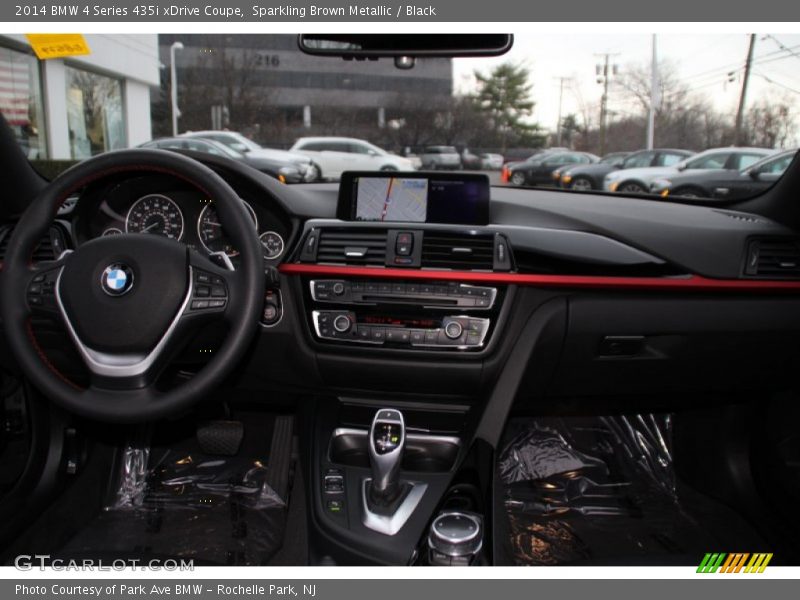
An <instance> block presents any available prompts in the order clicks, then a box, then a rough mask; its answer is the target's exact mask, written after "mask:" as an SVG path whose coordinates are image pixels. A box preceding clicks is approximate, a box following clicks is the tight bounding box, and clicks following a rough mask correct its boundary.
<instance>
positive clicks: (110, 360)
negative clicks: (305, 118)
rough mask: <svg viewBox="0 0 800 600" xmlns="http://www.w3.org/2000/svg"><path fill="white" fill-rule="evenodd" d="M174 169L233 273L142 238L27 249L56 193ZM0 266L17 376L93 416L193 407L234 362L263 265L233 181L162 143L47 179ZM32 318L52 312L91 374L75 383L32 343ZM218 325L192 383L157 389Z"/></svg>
mask: <svg viewBox="0 0 800 600" xmlns="http://www.w3.org/2000/svg"><path fill="white" fill-rule="evenodd" d="M127 172H130V173H131V174H134V173H147V172H151V173H159V174H168V175H172V176H174V177H176V178H178V179H181V180H183V181H185V182H187V183H189V184H191V185H192V186H194V187H196V188H197V189H199V190H201V191H202V193H203V194H205V196H206V197H207V198H210V199H213V201H214V202H215V207H216V209H217V214H218V215H219V217H220V220H221V221H222V223H224V226H225V232H226V234H227V235H228V236H229V237H230V239H231V241H232V242H233V244H234V246H235V247H236V248H237V250H239V253H240V257H241V260H240V266H239V267H238V268H237V269H236V270H231V269H230V268H223V267H220V266H217V265H216V264H215V263H213V262H212V261H211V260H209V259H208V258H207V257H205V256H203V255H201V254H199V253H198V252H196V251H194V250H191V249H189V248H188V246H186V245H184V244H181V243H179V242H177V241H174V240H170V239H167V238H165V237H161V236H157V235H150V234H127V235H116V236H107V237H101V238H97V239H93V240H91V241H89V242H87V243H85V244H83V245H81V246H80V247H79V248H77V249H76V250H74V251H72V252H66V253H64V254H63V255H62V256H61V257H60V258H59V259H58V260H56V261H54V262H43V263H39V264H38V265H33V264H32V262H31V256H32V254H33V251H34V249H35V247H36V245H37V244H38V243H39V241H40V240H41V238H42V236H43V235H45V234H46V232H47V231H48V229H49V227H50V226H51V223H52V222H53V219H54V218H55V216H56V213H57V211H58V209H59V207H60V206H61V204H62V203H63V202H64V200H65V199H66V198H67V197H68V196H70V195H71V194H73V193H75V192H76V191H78V190H80V189H82V188H83V187H84V186H86V185H87V184H89V183H92V182H94V181H98V180H100V179H102V178H105V177H108V176H110V175H116V174H124V173H127ZM2 267H3V270H2V272H1V273H0V281H1V282H2V284H1V285H0V317H2V321H3V326H4V328H5V331H6V336H7V339H8V343H9V345H10V347H11V350H12V351H13V353H14V355H15V357H16V358H17V360H18V361H19V365H20V367H21V369H22V370H23V372H24V373H25V374H26V375H27V376H28V377H29V378H30V380H31V382H32V383H33V384H34V385H35V386H36V387H38V388H39V389H40V390H41V391H42V392H43V393H44V394H45V396H47V397H48V398H51V399H52V400H53V401H55V402H57V403H59V404H60V405H62V406H63V407H65V408H66V409H67V410H69V411H72V412H74V413H77V414H79V415H82V416H85V417H89V418H92V419H96V420H101V421H111V422H123V423H126V422H127V423H130V422H142V421H152V420H155V419H158V418H161V417H164V416H167V415H170V414H173V413H176V412H178V411H180V410H183V409H185V408H187V407H188V406H191V405H192V404H193V403H195V402H196V401H198V400H199V399H200V398H202V397H203V396H204V395H206V394H207V393H208V392H209V391H211V390H212V389H213V388H214V387H215V386H216V385H218V384H219V383H220V382H221V381H222V380H223V378H224V377H225V376H226V375H228V374H229V373H230V372H231V370H232V369H233V368H234V367H235V366H236V365H237V364H238V362H239V360H240V359H241V358H242V356H243V354H244V352H245V351H246V349H247V346H248V345H249V342H250V340H251V338H252V335H253V333H254V331H255V330H256V328H257V324H258V315H259V312H260V310H261V303H262V298H263V291H264V269H263V259H262V255H261V250H260V247H259V242H258V236H257V232H256V231H255V229H254V228H253V222H252V220H251V218H250V216H249V215H248V214H247V211H246V209H245V207H244V205H243V203H242V202H241V200H240V199H239V198H238V196H237V195H236V193H235V192H234V191H233V189H231V187H230V186H229V185H228V184H227V183H226V182H225V181H224V180H223V179H222V178H221V177H220V176H219V175H217V174H216V173H215V172H214V171H212V170H211V169H209V168H208V167H206V166H204V165H202V164H201V163H199V162H197V161H195V160H193V159H191V158H187V157H185V156H181V155H179V154H176V153H173V152H169V151H165V150H122V151H117V152H109V153H107V154H102V155H100V156H97V157H95V158H90V159H88V160H85V161H84V162H82V163H80V164H78V165H76V166H75V167H73V168H71V169H70V170H68V171H66V172H65V173H63V174H62V175H61V176H59V177H58V178H57V179H55V180H54V181H53V182H52V183H51V184H50V185H48V186H47V187H46V188H45V189H44V190H43V191H42V192H41V193H40V194H39V195H38V197H37V198H36V199H35V200H34V201H33V203H32V204H31V206H30V207H29V208H28V210H27V211H26V212H25V213H24V214H23V215H22V218H21V219H20V221H19V223H18V224H17V226H16V227H15V228H14V233H13V235H12V237H11V240H10V243H9V245H8V250H7V252H6V257H5V262H4V264H3V265H2ZM35 316H49V317H55V318H57V319H60V320H61V321H62V322H63V324H64V326H65V328H66V330H67V333H68V334H69V336H70V338H71V339H72V342H73V343H74V345H75V347H76V348H77V350H78V353H79V354H80V356H81V357H82V359H83V362H84V363H85V364H86V366H87V368H88V372H89V375H90V377H89V380H88V381H89V384H88V386H87V387H81V386H79V385H77V384H75V383H73V382H72V381H70V380H69V379H67V378H66V377H65V376H64V375H63V374H61V373H60V372H59V371H58V370H57V369H56V367H55V366H54V365H53V364H52V363H51V362H50V361H49V360H48V358H47V356H46V355H45V353H44V351H43V350H42V348H41V347H40V346H39V344H38V342H37V340H36V338H35V336H34V333H33V329H32V326H31V322H32V318H33V317H35ZM213 321H220V322H223V323H224V324H225V325H226V326H227V336H226V337H225V339H224V341H223V342H222V344H221V345H220V346H219V347H218V348H216V349H215V351H214V352H213V354H212V358H211V360H210V361H209V362H208V363H207V364H205V365H204V366H203V367H202V368H201V369H200V370H199V371H198V373H197V374H196V375H195V376H194V377H192V378H191V379H190V380H188V381H186V382H184V383H182V384H181V385H178V386H176V387H173V388H171V389H167V390H163V389H160V388H159V387H157V386H156V383H157V380H158V377H159V375H160V374H161V373H162V372H163V371H164V369H165V368H166V367H167V366H168V365H169V363H170V361H171V359H172V358H174V356H175V354H176V353H177V352H178V351H179V350H181V349H182V348H183V347H184V346H185V344H186V342H187V340H188V339H190V337H191V336H192V335H193V334H195V333H196V332H197V331H198V329H199V328H201V327H203V326H206V325H208V324H209V323H210V322H213Z"/></svg>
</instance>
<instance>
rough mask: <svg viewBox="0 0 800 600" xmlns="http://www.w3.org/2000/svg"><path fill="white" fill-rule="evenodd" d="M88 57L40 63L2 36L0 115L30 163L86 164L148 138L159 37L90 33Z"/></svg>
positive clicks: (20, 43) (22, 44) (17, 38)
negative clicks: (76, 161) (87, 160)
mask: <svg viewBox="0 0 800 600" xmlns="http://www.w3.org/2000/svg"><path fill="white" fill-rule="evenodd" d="M85 38H86V41H87V43H88V45H89V48H90V49H91V54H88V55H85V56H75V57H70V58H66V59H49V60H45V61H39V60H38V59H37V58H36V56H35V55H34V54H33V51H32V50H31V48H30V44H28V41H27V39H26V38H25V36H24V35H6V34H3V35H0V111H2V113H3V115H4V116H5V118H6V120H7V121H8V123H9V125H10V126H11V128H12V129H13V130H14V132H15V134H16V135H17V137H18V139H19V141H20V144H21V145H22V147H23V148H24V149H25V150H26V152H27V153H28V156H29V158H32V159H33V158H50V159H81V158H86V157H89V156H92V155H94V154H99V153H100V152H105V151H107V150H116V149H120V148H128V147H131V146H136V145H138V144H140V143H142V142H145V141H147V140H149V139H150V138H151V118H150V90H151V87H154V86H155V87H157V86H159V84H160V75H159V72H160V69H161V68H162V64H161V62H160V61H159V57H158V38H157V36H156V35H154V34H153V35H138V34H137V35H134V34H126V35H104V34H97V35H87V36H85Z"/></svg>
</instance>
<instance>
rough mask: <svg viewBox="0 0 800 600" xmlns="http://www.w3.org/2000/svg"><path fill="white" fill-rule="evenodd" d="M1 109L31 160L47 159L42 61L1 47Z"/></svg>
mask: <svg viewBox="0 0 800 600" xmlns="http://www.w3.org/2000/svg"><path fill="white" fill-rule="evenodd" d="M0 81H2V83H0V111H1V112H2V113H3V116H4V117H5V118H6V121H7V122H8V125H9V127H11V130H12V131H13V132H14V137H16V138H17V142H19V145H20V147H21V148H22V151H23V152H25V154H26V156H27V157H28V158H30V159H37V158H46V157H47V145H46V143H45V124H44V119H43V118H42V115H43V114H44V111H43V105H42V90H41V85H40V80H39V62H38V61H37V60H36V58H35V57H33V56H31V55H29V54H25V53H24V52H17V51H15V50H10V49H9V48H2V47H0Z"/></svg>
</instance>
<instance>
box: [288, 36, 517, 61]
mask: <svg viewBox="0 0 800 600" xmlns="http://www.w3.org/2000/svg"><path fill="white" fill-rule="evenodd" d="M513 43H514V36H512V35H510V34H505V33H503V34H455V35H433V34H389V35H384V34H334V33H304V34H300V35H299V36H298V39H297V44H298V46H299V47H300V50H301V51H303V52H305V53H306V54H313V55H316V56H339V57H342V58H345V59H356V60H359V59H360V60H365V59H377V58H381V57H394V58H406V57H408V58H417V57H432V56H433V57H435V56H439V57H448V58H452V57H457V56H499V55H501V54H505V53H506V52H508V51H509V50H510V49H511V46H512V44H513ZM395 64H397V61H395ZM398 66H400V65H398ZM411 66H413V61H411Z"/></svg>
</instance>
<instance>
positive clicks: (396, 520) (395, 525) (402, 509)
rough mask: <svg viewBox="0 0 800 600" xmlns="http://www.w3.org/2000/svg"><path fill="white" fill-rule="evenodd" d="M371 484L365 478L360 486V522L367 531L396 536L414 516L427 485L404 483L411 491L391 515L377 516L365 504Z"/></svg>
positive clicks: (369, 479)
mask: <svg viewBox="0 0 800 600" xmlns="http://www.w3.org/2000/svg"><path fill="white" fill-rule="evenodd" d="M371 482H372V478H366V479H364V480H363V482H362V484H361V504H362V508H363V514H362V515H361V522H362V523H363V524H364V527H366V528H367V529H372V531H377V532H378V533H382V534H383V535H396V534H397V533H398V532H399V531H400V530H401V529H402V528H403V525H405V524H406V522H407V521H408V519H409V518H410V517H411V515H412V514H414V510H415V509H416V508H417V505H418V504H419V503H420V500H422V496H423V495H425V490H427V489H428V484H427V483H422V482H419V481H406V482H404V483H406V484H408V485H410V486H411V490H410V491H409V492H408V494H407V495H406V497H405V498H404V499H403V502H402V503H401V504H400V506H398V507H397V510H396V511H395V512H394V514H393V515H379V514H377V513H374V512H372V511H371V510H370V509H369V503H368V502H367V490H368V489H369V485H370V483H371Z"/></svg>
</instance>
